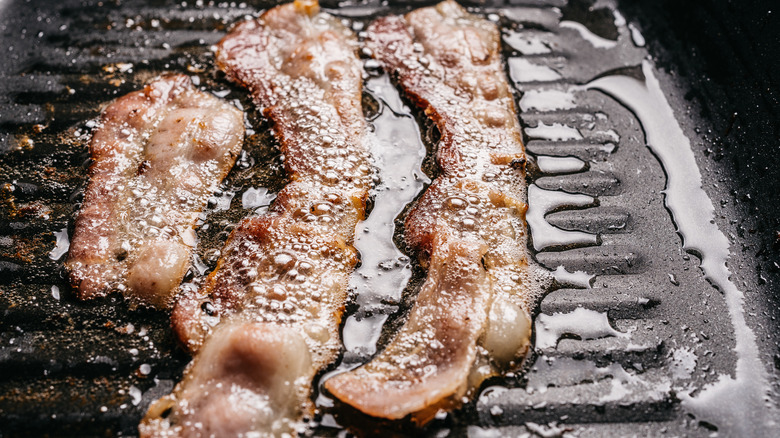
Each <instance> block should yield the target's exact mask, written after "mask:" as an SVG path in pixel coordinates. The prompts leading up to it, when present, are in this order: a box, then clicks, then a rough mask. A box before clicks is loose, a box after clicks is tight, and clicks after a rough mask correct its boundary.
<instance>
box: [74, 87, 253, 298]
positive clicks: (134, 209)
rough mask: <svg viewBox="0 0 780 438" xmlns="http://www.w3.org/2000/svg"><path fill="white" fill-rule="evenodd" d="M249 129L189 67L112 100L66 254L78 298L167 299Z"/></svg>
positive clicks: (94, 142) (103, 119) (93, 151)
mask: <svg viewBox="0 0 780 438" xmlns="http://www.w3.org/2000/svg"><path fill="white" fill-rule="evenodd" d="M243 138H244V123H243V114H242V113H241V111H239V110H238V109H236V108H234V107H233V106H231V105H229V104H227V103H225V102H223V101H222V100H220V99H218V98H217V97H215V96H213V95H211V94H208V93H204V92H201V91H199V90H197V89H195V88H194V87H193V85H192V83H191V82H190V79H189V77H187V76H185V75H170V76H164V77H161V78H159V79H157V80H155V81H153V82H151V83H149V84H148V85H146V86H145V87H144V88H143V89H142V90H140V91H136V92H133V93H130V94H128V95H126V96H124V97H121V98H119V99H117V100H116V101H114V102H113V103H112V104H110V105H109V106H108V107H107V108H106V109H105V110H104V111H103V113H102V115H101V117H100V122H99V124H98V128H96V130H95V132H94V134H93V137H92V141H91V143H90V147H89V149H90V154H91V157H92V159H93V160H94V163H93V164H92V166H91V167H90V170H89V174H90V182H89V185H88V187H87V190H86V193H85V195H84V203H83V204H82V207H81V211H80V212H79V215H78V217H77V219H76V225H75V230H74V233H73V238H72V240H71V245H70V252H69V254H68V259H67V261H66V262H65V266H66V268H67V270H68V272H69V275H70V280H71V283H72V285H73V287H74V289H75V290H76V293H77V295H78V296H79V298H81V299H90V298H95V297H101V296H105V295H106V294H108V293H109V292H111V291H113V290H119V291H121V292H122V293H123V294H124V295H125V297H127V298H129V299H130V300H131V301H132V302H133V303H134V304H142V305H146V306H154V307H159V308H164V307H168V306H169V305H170V303H171V300H172V296H173V294H174V292H175V290H176V289H177V287H178V286H179V283H180V282H181V279H182V277H183V276H184V274H185V273H186V271H187V269H188V267H189V260H190V254H191V252H192V250H193V247H194V246H195V234H194V230H193V227H194V225H195V223H196V221H197V218H198V215H199V214H200V212H201V211H202V209H203V207H204V206H205V204H206V202H207V200H208V197H209V196H210V195H211V194H212V193H213V192H214V191H215V190H216V189H217V188H218V186H219V183H220V182H221V181H222V179H223V178H224V177H225V176H226V175H227V173H228V171H229V170H230V168H231V167H232V166H233V164H234V163H235V160H236V157H237V156H238V153H239V152H240V150H241V145H242V142H243Z"/></svg>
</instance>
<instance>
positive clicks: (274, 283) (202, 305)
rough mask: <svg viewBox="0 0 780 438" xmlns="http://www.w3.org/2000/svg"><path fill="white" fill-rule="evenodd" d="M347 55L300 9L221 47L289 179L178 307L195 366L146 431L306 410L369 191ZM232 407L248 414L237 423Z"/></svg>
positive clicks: (337, 28) (261, 428)
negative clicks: (274, 141)
mask: <svg viewBox="0 0 780 438" xmlns="http://www.w3.org/2000/svg"><path fill="white" fill-rule="evenodd" d="M356 49H357V42H356V39H355V37H354V35H353V34H352V32H351V31H350V30H348V29H347V28H345V27H343V26H342V24H341V23H340V21H339V20H338V19H336V18H334V17H332V16H330V15H328V14H325V13H320V12H319V7H318V5H317V3H316V2H315V1H302V0H298V1H295V2H294V3H290V4H285V5H281V6H278V7H275V8H273V9H270V10H269V11H267V12H265V13H264V14H263V15H262V16H261V17H260V18H259V19H257V20H251V21H246V22H243V23H241V24H239V25H238V26H236V27H235V28H234V29H233V30H232V31H231V33H230V34H228V35H227V36H226V37H225V38H224V39H223V40H222V41H221V42H220V44H219V47H218V52H217V62H218V64H219V66H220V68H221V69H222V70H224V71H225V72H226V73H227V74H228V77H230V78H231V79H233V80H236V81H238V82H239V83H241V84H243V85H245V86H246V87H247V88H249V90H250V91H251V93H252V96H253V98H254V100H255V102H256V103H257V105H258V106H259V107H261V108H262V109H263V113H264V114H265V115H266V117H268V118H269V119H270V120H271V121H272V122H273V124H274V129H275V134H276V136H277V138H278V139H279V143H280V145H281V149H282V152H283V154H284V162H285V166H286V169H287V172H288V174H289V176H290V179H291V180H292V182H291V183H290V184H288V185H287V186H286V187H285V188H284V189H283V190H282V191H281V192H280V193H279V195H278V197H277V199H276V201H275V202H274V204H273V205H272V207H271V209H270V211H269V212H268V213H267V214H264V215H261V216H255V217H250V218H247V219H244V220H243V221H242V222H241V223H240V224H239V225H238V226H237V227H236V229H235V230H234V231H233V233H232V235H231V237H230V238H229V240H228V242H227V243H226V246H225V249H224V250H223V253H222V257H221V259H220V260H219V262H218V265H217V268H216V270H215V271H214V272H212V273H211V274H210V275H209V277H208V278H207V280H206V282H205V285H204V286H203V287H202V288H201V290H200V291H198V292H193V293H191V294H190V295H188V296H186V297H185V298H183V299H182V300H181V301H179V303H178V305H177V306H176V308H175V309H174V312H173V325H174V330H175V331H176V332H177V334H178V336H179V338H180V340H181V341H182V344H183V345H185V346H186V348H188V349H189V350H190V351H192V352H193V353H195V354H196V357H195V359H194V360H193V362H192V364H191V365H190V367H189V368H188V370H187V372H186V375H185V378H184V380H183V381H182V382H181V383H180V384H179V385H178V386H177V387H176V388H175V390H174V392H173V394H171V395H170V396H168V397H166V398H164V399H161V400H160V401H158V402H157V403H156V404H155V405H153V406H152V408H151V409H150V410H149V413H148V414H147V417H146V418H145V419H144V421H143V423H142V424H141V432H142V435H144V436H152V435H155V436H156V435H169V436H178V435H187V436H189V435H194V436H201V435H202V436H208V435H210V434H213V435H214V436H228V435H236V434H237V433H238V432H243V433H248V434H252V433H254V434H258V436H268V435H279V434H282V433H290V432H291V431H292V430H293V429H295V427H296V425H297V424H298V422H299V421H300V420H301V419H302V418H304V417H306V416H309V415H310V414H312V413H313V405H312V403H311V401H310V393H311V387H312V381H313V379H314V377H315V375H316V374H317V373H318V372H319V371H320V370H322V369H323V368H324V367H325V366H326V365H328V364H330V363H331V362H333V361H334V360H335V359H336V357H337V356H338V353H339V351H340V348H341V342H340V339H339V333H338V329H339V324H340V321H341V315H342V313H343V311H344V305H345V302H346V296H347V283H348V279H349V275H350V273H351V272H352V270H353V268H354V266H355V264H356V263H357V253H356V251H355V249H354V247H353V246H352V242H353V240H354V235H355V227H356V224H357V222H358V221H359V220H362V218H363V216H364V215H365V205H366V200H367V198H368V190H369V188H370V185H371V176H372V169H371V166H370V162H369V153H368V150H369V147H368V146H369V144H370V143H369V142H370V141H371V138H372V136H371V134H370V133H369V130H368V126H367V123H366V121H365V118H364V116H363V112H362V107H361V93H362V90H361V87H362V64H361V62H360V60H359V59H358V57H357V55H356ZM277 355H281V356H283V358H280V357H278V356H277ZM256 367H260V369H261V371H258V370H257V369H256ZM270 376H279V379H277V378H270ZM281 382H286V383H281ZM237 405H241V406H240V407H239V408H237V409H238V410H239V411H241V412H242V414H240V415H244V414H243V413H244V412H246V415H247V417H246V418H241V419H240V420H236V419H234V418H233V417H234V416H235V414H234V413H233V409H234V408H235V407H236V406H237ZM163 414H165V415H164V416H163ZM252 436H254V435H252Z"/></svg>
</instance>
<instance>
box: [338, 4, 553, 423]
mask: <svg viewBox="0 0 780 438" xmlns="http://www.w3.org/2000/svg"><path fill="white" fill-rule="evenodd" d="M499 38H500V36H499V32H498V29H497V28H496V26H495V25H494V24H492V23H490V22H488V21H487V20H484V19H482V18H479V17H477V16H475V15H472V14H469V13H467V12H466V11H465V10H464V9H463V8H461V7H460V6H459V5H458V4H457V3H455V2H454V1H450V0H448V1H445V2H442V3H440V4H438V5H436V6H433V7H427V8H422V9H417V10H415V11H413V12H410V13H409V14H407V15H406V16H404V17H399V16H388V17H383V18H380V19H378V20H376V21H375V22H374V23H372V24H371V26H370V27H369V29H368V40H367V44H368V47H369V48H370V49H371V51H372V52H373V54H374V56H375V57H376V59H377V60H378V61H379V62H380V64H382V66H383V67H384V69H385V70H386V71H387V72H388V73H390V74H391V75H392V76H394V77H395V78H396V79H397V82H398V83H399V84H400V86H401V87H402V88H403V89H404V91H405V92H406V95H407V97H408V98H409V99H410V100H411V101H412V102H413V103H415V104H416V105H417V106H419V107H420V108H421V109H423V110H424V111H425V114H426V115H428V116H429V117H430V118H431V119H432V120H433V122H434V123H436V125H437V128H438V129H439V131H440V132H441V140H440V142H439V144H438V151H437V155H436V159H437V162H438V164H439V166H440V168H441V170H442V175H441V176H440V177H438V178H437V179H436V180H435V181H434V182H433V184H431V186H430V187H429V188H428V189H427V190H426V192H425V193H424V194H423V196H422V197H421V198H420V200H419V201H417V203H416V204H415V206H414V207H413V208H412V209H411V211H410V213H409V215H408V216H407V219H406V223H405V238H406V241H407V243H408V244H409V246H410V247H412V248H414V249H415V250H416V251H417V252H418V254H419V255H420V260H421V263H422V264H423V266H426V267H427V268H428V273H427V277H426V280H425V283H424V285H423V286H422V289H421V291H420V293H419V295H418V297H417V301H416V302H415V305H414V306H413V307H412V309H411V312H410V314H409V317H408V320H407V322H406V324H405V325H404V326H403V328H402V329H401V330H400V331H399V333H398V334H397V335H396V336H395V338H394V339H393V340H392V341H391V342H390V343H389V344H388V346H387V347H386V348H385V349H384V350H383V351H382V352H381V353H380V354H379V355H377V356H376V357H374V358H373V359H372V360H371V361H369V362H368V363H366V364H365V365H363V366H361V367H359V368H356V369H354V370H352V371H348V372H346V373H343V374H339V375H336V376H335V377H332V378H330V379H329V380H327V381H326V382H325V388H326V389H327V390H328V391H329V392H330V393H331V394H332V395H333V396H335V397H336V398H337V399H338V400H340V401H341V402H342V403H345V404H347V405H349V406H352V407H353V408H355V409H358V410H359V411H361V412H363V413H365V414H367V415H370V416H373V417H379V418H386V419H393V420H396V419H402V418H411V419H412V420H413V421H415V422H416V423H418V424H424V423H426V422H428V421H429V420H431V419H432V418H433V417H434V416H435V414H436V413H437V412H438V411H440V410H442V409H445V410H446V409H452V408H455V407H457V406H459V405H460V404H461V403H462V402H463V399H464V398H467V397H470V396H472V395H473V394H474V393H475V391H476V390H477V389H478V388H479V385H480V384H481V382H483V381H484V380H485V379H487V378H489V377H492V376H495V375H497V374H499V373H501V372H504V371H507V370H510V369H514V368H516V367H518V366H519V364H520V363H521V362H522V359H523V357H524V354H525V352H526V351H527V349H528V347H529V345H530V336H531V318H530V310H531V306H532V305H533V303H534V302H535V301H536V298H537V297H538V295H539V291H540V290H541V289H542V288H543V286H542V284H543V283H544V282H545V281H547V279H546V278H544V275H543V274H541V273H539V271H538V270H537V269H535V268H534V267H533V266H532V265H531V264H530V262H529V259H528V254H527V249H526V248H527V245H526V240H527V237H526V226H525V212H526V210H527V206H526V204H525V202H524V199H525V197H526V186H525V151H524V147H523V144H522V140H521V132H520V125H519V123H518V121H517V118H516V115H515V106H514V101H513V97H512V93H511V91H510V89H509V85H508V84H507V81H506V78H505V76H504V69H503V67H502V64H501V59H500V55H499V47H500V39H499Z"/></svg>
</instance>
